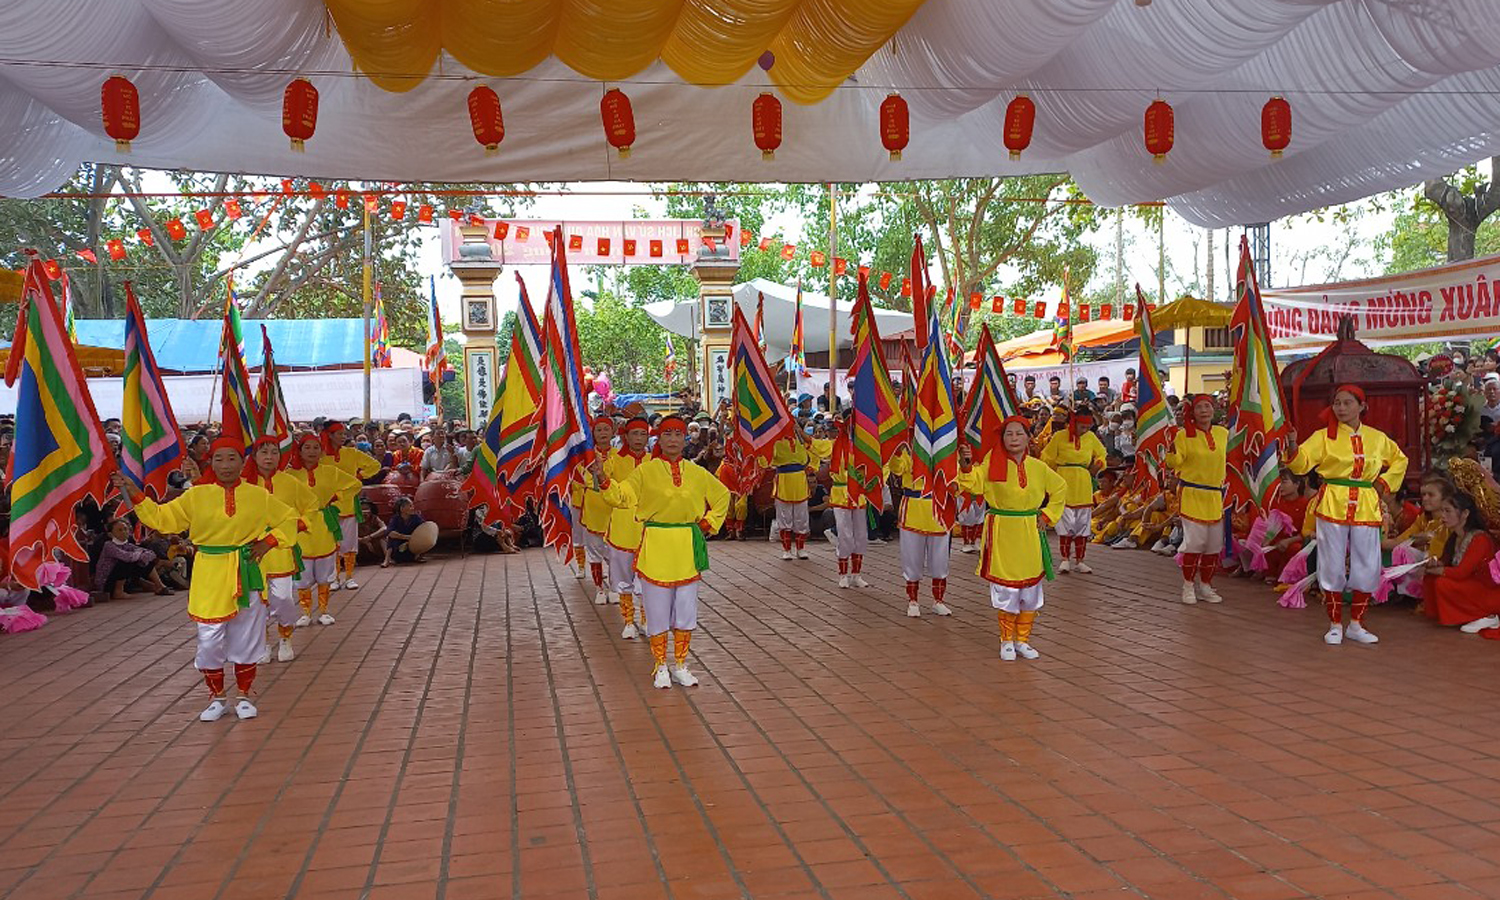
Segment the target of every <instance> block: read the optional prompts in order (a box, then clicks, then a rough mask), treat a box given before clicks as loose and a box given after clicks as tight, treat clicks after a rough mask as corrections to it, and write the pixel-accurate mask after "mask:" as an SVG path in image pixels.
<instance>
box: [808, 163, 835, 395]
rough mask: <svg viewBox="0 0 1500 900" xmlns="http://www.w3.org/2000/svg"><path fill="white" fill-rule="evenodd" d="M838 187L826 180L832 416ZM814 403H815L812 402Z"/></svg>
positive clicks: (829, 391) (829, 390)
mask: <svg viewBox="0 0 1500 900" xmlns="http://www.w3.org/2000/svg"><path fill="white" fill-rule="evenodd" d="M838 221H839V188H838V185H836V184H834V183H833V182H831V181H830V182H828V414H829V415H830V416H832V415H833V414H834V412H835V411H836V407H837V406H838V396H839V388H838V385H839V328H838V321H839V313H838V310H839V301H838V294H837V288H836V284H837V281H836V279H837V278H838V270H837V266H836V265H835V264H834V261H833V260H834V257H835V256H837V255H838V249H839V239H838ZM814 405H816V403H815V404H814Z"/></svg>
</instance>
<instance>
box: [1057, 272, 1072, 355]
mask: <svg viewBox="0 0 1500 900" xmlns="http://www.w3.org/2000/svg"><path fill="white" fill-rule="evenodd" d="M1052 334H1053V344H1054V345H1055V346H1056V347H1057V352H1058V353H1061V354H1062V358H1063V362H1072V361H1073V350H1074V347H1073V299H1072V297H1071V296H1070V295H1069V290H1068V270H1067V269H1063V281H1062V302H1061V303H1059V304H1058V305H1057V321H1056V322H1055V323H1054V324H1053V326H1052Z"/></svg>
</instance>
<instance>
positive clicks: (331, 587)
mask: <svg viewBox="0 0 1500 900" xmlns="http://www.w3.org/2000/svg"><path fill="white" fill-rule="evenodd" d="M328 589H329V590H330V591H341V590H343V589H344V583H343V582H342V581H337V580H335V581H334V582H333V584H330V585H329V586H328Z"/></svg>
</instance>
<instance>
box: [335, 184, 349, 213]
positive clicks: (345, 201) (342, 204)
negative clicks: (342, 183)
mask: <svg viewBox="0 0 1500 900" xmlns="http://www.w3.org/2000/svg"><path fill="white" fill-rule="evenodd" d="M333 205H334V206H335V207H336V208H338V209H348V208H349V192H348V191H346V190H344V189H342V188H340V189H339V190H337V191H334V192H333Z"/></svg>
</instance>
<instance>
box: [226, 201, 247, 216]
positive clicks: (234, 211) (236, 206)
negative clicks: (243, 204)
mask: <svg viewBox="0 0 1500 900" xmlns="http://www.w3.org/2000/svg"><path fill="white" fill-rule="evenodd" d="M243 214H244V213H243V212H242V211H241V210H240V201H238V200H235V199H234V198H233V197H231V198H230V199H228V200H225V201H224V215H225V217H226V218H228V219H231V220H233V219H238V218H239V217H240V216H241V215H243Z"/></svg>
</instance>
